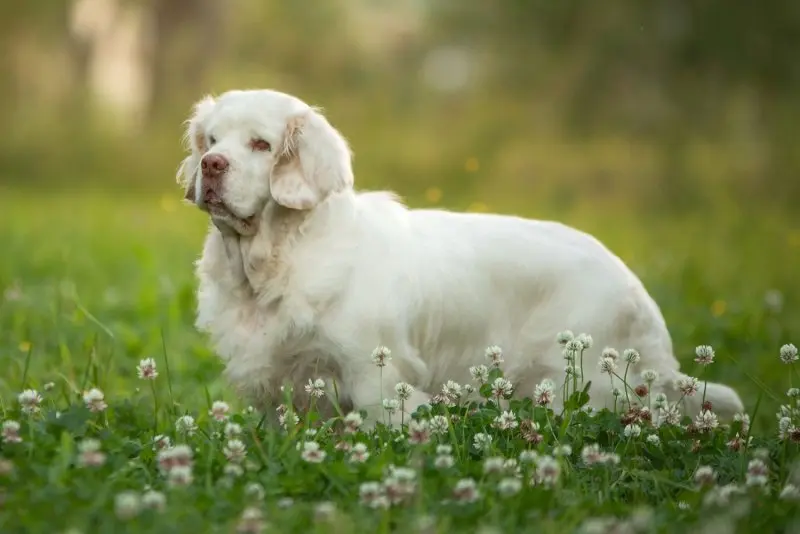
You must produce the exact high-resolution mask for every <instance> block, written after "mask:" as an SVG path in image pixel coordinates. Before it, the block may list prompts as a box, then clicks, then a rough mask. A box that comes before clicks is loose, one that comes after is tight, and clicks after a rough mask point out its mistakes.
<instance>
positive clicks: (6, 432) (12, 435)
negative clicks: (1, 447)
mask: <svg viewBox="0 0 800 534" xmlns="http://www.w3.org/2000/svg"><path fill="white" fill-rule="evenodd" d="M19 429H20V424H19V423H18V422H16V421H12V420H10V419H9V420H7V421H3V427H2V432H0V438H2V440H3V443H22V438H21V437H20V435H19Z"/></svg>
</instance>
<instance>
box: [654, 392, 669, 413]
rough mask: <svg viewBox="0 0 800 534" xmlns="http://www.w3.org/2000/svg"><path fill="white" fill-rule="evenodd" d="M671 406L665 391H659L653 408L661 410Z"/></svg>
mask: <svg viewBox="0 0 800 534" xmlns="http://www.w3.org/2000/svg"><path fill="white" fill-rule="evenodd" d="M668 406H669V399H668V398H667V396H666V394H664V393H657V394H656V396H655V397H653V408H657V409H659V410H665V409H666V408H667V407H668Z"/></svg>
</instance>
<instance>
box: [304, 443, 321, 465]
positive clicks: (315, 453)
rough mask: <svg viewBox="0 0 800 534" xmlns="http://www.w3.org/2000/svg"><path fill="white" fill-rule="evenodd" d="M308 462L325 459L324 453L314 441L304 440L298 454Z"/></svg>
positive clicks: (316, 462) (317, 461)
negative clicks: (301, 450)
mask: <svg viewBox="0 0 800 534" xmlns="http://www.w3.org/2000/svg"><path fill="white" fill-rule="evenodd" d="M300 456H301V457H302V458H303V460H305V461H306V462H308V463H312V464H318V463H320V462H322V461H323V460H324V459H325V456H326V453H325V451H324V450H322V449H320V448H319V443H317V442H316V441H306V442H305V443H303V452H302V453H301V455H300Z"/></svg>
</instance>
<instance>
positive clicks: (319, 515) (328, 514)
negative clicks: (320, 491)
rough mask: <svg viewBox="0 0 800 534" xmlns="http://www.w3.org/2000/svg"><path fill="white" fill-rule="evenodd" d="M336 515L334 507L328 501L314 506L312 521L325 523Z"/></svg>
mask: <svg viewBox="0 0 800 534" xmlns="http://www.w3.org/2000/svg"><path fill="white" fill-rule="evenodd" d="M334 514H336V505H335V504H334V503H332V502H330V501H323V502H319V503H317V504H316V505H315V506H314V519H315V520H316V521H326V520H328V519H331V518H332V517H333V516H334Z"/></svg>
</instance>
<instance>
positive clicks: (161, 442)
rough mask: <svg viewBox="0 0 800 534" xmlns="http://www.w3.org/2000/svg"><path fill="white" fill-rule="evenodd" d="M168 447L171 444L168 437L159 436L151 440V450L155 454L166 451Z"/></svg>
mask: <svg viewBox="0 0 800 534" xmlns="http://www.w3.org/2000/svg"><path fill="white" fill-rule="evenodd" d="M170 445H172V442H171V441H170V439H169V436H164V435H161V434H159V435H158V436H156V437H154V438H153V450H154V451H156V452H158V451H160V450H163V449H167V448H169V447H170Z"/></svg>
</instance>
